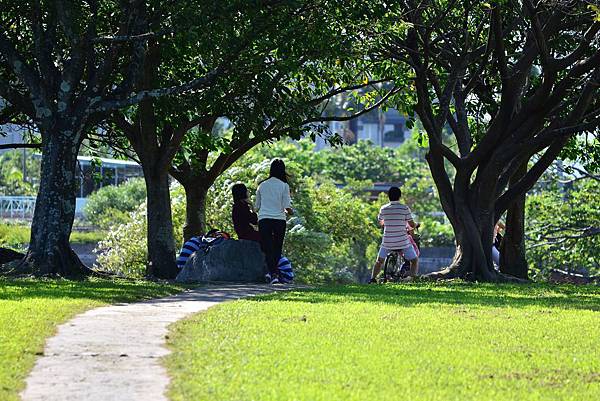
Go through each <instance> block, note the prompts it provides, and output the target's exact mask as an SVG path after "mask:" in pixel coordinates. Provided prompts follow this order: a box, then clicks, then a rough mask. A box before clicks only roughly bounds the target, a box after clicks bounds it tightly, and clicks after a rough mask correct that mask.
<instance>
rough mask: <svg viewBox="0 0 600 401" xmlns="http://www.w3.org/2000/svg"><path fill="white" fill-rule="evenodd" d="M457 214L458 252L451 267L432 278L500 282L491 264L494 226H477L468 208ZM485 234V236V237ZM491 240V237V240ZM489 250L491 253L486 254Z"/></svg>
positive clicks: (455, 228)
mask: <svg viewBox="0 0 600 401" xmlns="http://www.w3.org/2000/svg"><path fill="white" fill-rule="evenodd" d="M461 209H462V210H460V211H459V213H456V214H455V216H454V217H455V219H454V221H456V223H455V224H453V226H454V234H455V236H456V251H455V253H454V258H453V259H452V263H451V264H450V266H449V267H448V268H447V269H445V270H443V271H441V272H436V273H431V274H429V275H428V277H431V278H438V279H441V278H448V279H449V278H463V279H465V280H469V281H475V280H477V281H498V280H499V277H498V274H497V272H496V271H495V270H494V267H493V263H492V242H491V235H488V234H489V233H488V231H491V229H492V227H489V229H488V227H483V226H482V224H476V223H475V222H476V221H477V220H475V219H474V218H473V214H472V213H471V212H470V210H469V209H468V208H461ZM482 233H483V234H482ZM488 237H490V238H488ZM486 250H488V251H486Z"/></svg>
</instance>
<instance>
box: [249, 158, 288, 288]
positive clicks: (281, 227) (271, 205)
mask: <svg viewBox="0 0 600 401" xmlns="http://www.w3.org/2000/svg"><path fill="white" fill-rule="evenodd" d="M287 181H288V175H287V173H286V172H285V163H284V162H283V160H281V159H275V160H273V162H272V163H271V169H270V172H269V178H267V179H266V180H264V181H263V182H261V183H260V184H259V185H258V189H257V190H256V209H257V210H258V231H259V232H260V239H261V246H262V249H263V252H264V253H265V256H266V260H267V267H268V268H269V276H268V277H269V281H270V283H271V284H277V283H279V272H278V270H277V263H278V262H279V259H280V258H281V251H282V248H283V240H284V238H285V222H286V214H290V215H291V214H292V201H291V197H290V186H289V185H288V183H287Z"/></svg>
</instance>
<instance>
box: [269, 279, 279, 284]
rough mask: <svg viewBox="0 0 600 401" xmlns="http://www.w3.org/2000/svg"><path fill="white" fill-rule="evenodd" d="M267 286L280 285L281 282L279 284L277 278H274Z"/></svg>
mask: <svg viewBox="0 0 600 401" xmlns="http://www.w3.org/2000/svg"><path fill="white" fill-rule="evenodd" d="M269 284H271V285H273V284H281V282H279V279H278V278H277V277H275V278H274V279H273V280H271V281H270V282H269Z"/></svg>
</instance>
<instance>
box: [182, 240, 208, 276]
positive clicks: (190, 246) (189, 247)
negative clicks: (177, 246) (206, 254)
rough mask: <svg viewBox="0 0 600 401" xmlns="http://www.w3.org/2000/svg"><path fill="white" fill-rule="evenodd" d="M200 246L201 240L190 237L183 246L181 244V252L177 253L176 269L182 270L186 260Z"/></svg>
mask: <svg viewBox="0 0 600 401" xmlns="http://www.w3.org/2000/svg"><path fill="white" fill-rule="evenodd" d="M201 245H202V239H201V238H200V237H192V238H190V239H189V240H188V241H187V242H186V243H185V244H183V247H182V248H181V252H180V253H179V257H178V258H177V267H178V268H180V269H183V266H185V263H186V262H187V260H188V259H189V258H190V256H192V254H193V253H194V252H196V251H197V250H198V249H200V246H201Z"/></svg>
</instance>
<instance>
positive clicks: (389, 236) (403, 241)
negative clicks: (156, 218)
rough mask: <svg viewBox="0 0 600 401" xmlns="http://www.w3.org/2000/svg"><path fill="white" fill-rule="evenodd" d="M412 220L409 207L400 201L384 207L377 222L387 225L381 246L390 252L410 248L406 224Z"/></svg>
mask: <svg viewBox="0 0 600 401" xmlns="http://www.w3.org/2000/svg"><path fill="white" fill-rule="evenodd" d="M412 219H413V217H412V213H411V211H410V209H409V207H408V206H406V205H403V204H401V203H400V202H399V201H392V202H390V203H388V204H387V205H383V206H382V207H381V209H380V210H379V215H378V216H377V220H379V221H380V222H383V224H384V225H385V226H384V227H385V228H384V230H383V241H382V242H381V246H382V247H384V248H386V249H389V250H398V249H406V248H408V247H409V246H410V245H411V244H410V239H409V238H408V233H407V232H406V224H407V222H408V221H410V220H412Z"/></svg>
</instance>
